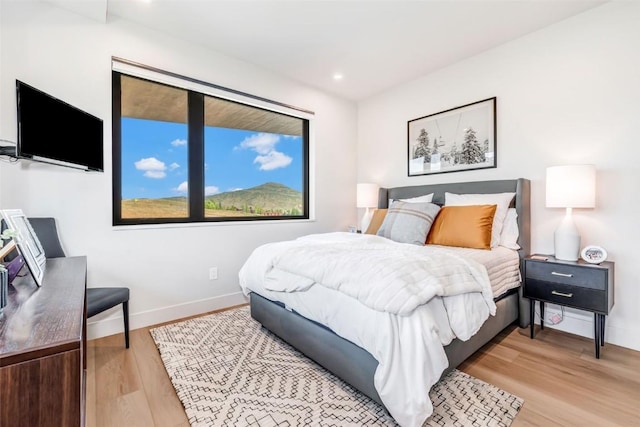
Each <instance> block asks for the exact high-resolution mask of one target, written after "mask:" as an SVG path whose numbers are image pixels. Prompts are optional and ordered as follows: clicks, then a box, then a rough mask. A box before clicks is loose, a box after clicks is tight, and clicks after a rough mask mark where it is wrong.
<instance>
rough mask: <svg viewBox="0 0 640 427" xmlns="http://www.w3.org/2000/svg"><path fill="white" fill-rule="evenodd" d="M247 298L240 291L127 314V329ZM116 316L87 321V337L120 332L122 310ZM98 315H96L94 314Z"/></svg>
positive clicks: (209, 309) (205, 311)
mask: <svg viewBox="0 0 640 427" xmlns="http://www.w3.org/2000/svg"><path fill="white" fill-rule="evenodd" d="M248 302H249V300H248V298H246V297H245V296H244V294H243V293H242V292H235V293H232V294H227V295H221V296H217V297H213V298H206V299H202V300H198V301H191V302H187V303H183V304H176V305H172V306H169V307H163V308H158V309H154V310H148V311H143V312H140V313H133V314H129V329H130V330H133V329H138V328H143V327H146V326H152V325H157V324H159V323H164V322H170V321H172V320H177V319H182V318H184V317H189V316H195V315H198V314H202V313H207V312H209V311H213V310H220V309H223V308H227V307H232V306H234V305H239V304H246V303H248ZM118 313H120V315H119V316H117V317H107V318H104V319H99V320H95V321H89V322H87V339H90V340H92V339H95V338H101V337H106V336H108V335H113V334H121V333H122V331H123V320H122V310H119V311H118ZM96 317H98V316H96Z"/></svg>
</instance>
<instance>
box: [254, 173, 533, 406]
mask: <svg viewBox="0 0 640 427" xmlns="http://www.w3.org/2000/svg"><path fill="white" fill-rule="evenodd" d="M445 192H450V193H458V194H463V193H466V194H469V193H474V194H478V193H505V192H515V193H516V197H515V198H514V201H513V202H512V206H511V207H515V208H516V211H517V213H518V228H519V231H520V237H519V239H518V244H519V245H520V248H521V249H520V250H519V251H518V252H519V255H520V266H521V270H522V259H523V258H524V257H525V256H527V255H528V254H529V250H530V238H531V231H530V230H531V229H530V183H529V180H527V179H523V178H520V179H514V180H498V181H476V182H463V183H454V184H434V185H420V186H412V187H395V188H381V189H380V193H379V199H378V207H379V208H386V207H387V205H388V201H389V199H401V198H410V197H416V196H420V195H423V194H429V193H434V195H433V202H434V203H437V204H440V205H442V204H444V193H445ZM249 298H250V303H251V316H252V317H253V318H254V319H255V320H257V321H258V322H260V323H261V324H262V326H264V327H265V328H266V329H268V330H270V331H271V332H273V333H274V334H276V335H277V336H279V337H280V338H282V339H283V340H284V341H286V342H288V343H289V344H290V345H292V346H293V347H295V348H296V349H298V350H299V351H300V352H302V353H303V354H305V355H306V356H307V357H309V358H310V359H312V360H314V361H315V362H317V363H318V364H320V365H321V366H323V367H324V368H325V369H327V370H329V371H331V372H333V373H334V374H335V375H336V376H338V377H339V378H341V379H342V380H344V381H345V382H347V383H348V384H350V385H351V386H353V387H354V388H356V389H357V390H359V391H361V392H362V393H364V394H365V395H367V396H369V397H370V398H371V399H373V400H375V401H376V402H378V403H379V404H381V405H383V406H384V404H383V403H382V400H381V399H380V396H379V395H378V392H377V391H376V389H375V387H374V384H373V377H374V374H375V371H376V368H377V366H378V361H377V360H376V359H375V358H374V357H373V356H372V355H371V354H370V353H368V352H367V351H366V350H364V349H363V348H361V347H359V346H357V345H355V344H353V343H352V342H350V341H347V340H345V339H344V338H342V337H340V336H338V335H336V334H335V333H333V332H332V331H331V330H330V329H328V328H327V327H325V326H323V325H321V324H319V323H316V322H314V321H311V320H309V319H307V318H305V317H303V316H301V315H299V314H298V313H296V312H293V311H289V310H287V309H285V308H284V305H283V304H281V303H278V302H274V301H271V300H268V299H266V298H264V297H262V296H260V295H258V294H255V293H253V292H252V293H250V295H249ZM496 306H497V310H496V315H495V316H491V317H489V319H488V320H487V321H486V322H485V323H484V324H483V325H482V327H481V328H480V330H479V331H478V333H477V334H476V335H474V336H473V337H471V339H469V340H467V341H464V342H463V341H460V340H458V339H455V340H454V341H452V342H451V344H449V345H447V346H446V347H445V352H446V354H447V357H448V358H449V367H448V368H447V369H446V370H445V371H444V372H443V374H442V375H443V376H444V375H445V374H446V373H447V372H449V371H451V370H452V369H454V368H455V367H457V366H458V365H460V363H462V362H463V361H464V360H465V359H467V358H468V357H469V356H471V355H472V354H473V353H475V352H476V351H477V350H478V349H480V347H482V346H483V345H485V344H486V343H487V342H489V341H490V340H491V339H492V338H493V337H495V336H496V335H497V334H498V333H500V331H502V330H503V329H504V328H506V327H507V326H509V325H511V324H512V323H514V322H516V321H518V324H519V326H520V327H521V328H525V327H527V326H529V309H528V308H529V303H528V300H525V299H523V297H522V289H521V288H518V289H515V290H512V291H511V292H509V293H507V294H506V295H505V296H503V297H501V298H499V299H498V300H497V301H496Z"/></svg>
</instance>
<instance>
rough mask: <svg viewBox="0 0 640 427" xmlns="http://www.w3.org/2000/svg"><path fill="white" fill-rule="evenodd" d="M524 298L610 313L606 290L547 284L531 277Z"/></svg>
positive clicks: (526, 285)
mask: <svg viewBox="0 0 640 427" xmlns="http://www.w3.org/2000/svg"><path fill="white" fill-rule="evenodd" d="M524 296H525V297H527V298H533V299H536V300H541V301H546V302H550V303H556V304H560V305H566V306H569V307H575V308H579V309H582V310H591V311H597V312H601V313H608V311H609V310H608V307H607V294H606V292H605V291H604V290H596V289H589V288H585V287H581V286H572V285H566V284H563V283H554V282H547V281H542V280H536V279H532V278H530V277H529V278H527V281H526V283H525V287H524Z"/></svg>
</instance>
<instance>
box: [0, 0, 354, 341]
mask: <svg viewBox="0 0 640 427" xmlns="http://www.w3.org/2000/svg"><path fill="white" fill-rule="evenodd" d="M0 9H1V10H2V21H1V25H0V28H1V31H0V37H1V40H2V44H1V45H0V49H1V52H2V64H1V66H0V72H1V79H0V91H1V94H0V107H1V108H2V111H3V114H2V116H1V117H0V136H1V137H3V138H12V139H14V140H15V138H16V117H15V102H16V101H15V80H16V79H19V80H22V81H25V82H27V83H29V84H31V85H33V86H35V87H37V88H39V89H41V90H43V91H45V92H48V93H50V94H52V95H54V96H57V97H59V98H61V99H63V100H65V101H66V102H68V103H70V104H72V105H75V106H78V107H80V108H82V109H84V110H86V111H88V112H90V113H91V114H94V115H96V116H98V117H100V118H102V119H103V120H104V124H105V147H104V152H105V172H104V173H85V172H81V171H76V170H72V169H66V168H62V167H58V166H50V165H44V164H36V163H30V162H27V161H22V162H20V163H19V164H17V165H7V164H4V163H0V182H1V183H2V184H1V185H0V194H1V198H0V207H2V208H21V209H22V210H23V211H24V212H25V213H26V214H27V215H28V216H53V217H55V218H56V219H57V221H58V226H59V232H60V235H61V238H62V243H63V246H64V248H65V250H66V252H67V254H70V255H87V257H88V265H89V276H88V280H89V286H98V285H100V286H118V285H120V286H128V287H129V288H130V289H131V303H130V310H131V326H132V328H136V327H140V326H144V325H149V324H154V323H157V322H161V321H166V320H171V319H175V318H178V317H183V316H187V315H192V314H197V313H200V312H203V311H208V310H212V309H214V308H218V307H221V306H226V305H231V304H234V303H238V302H241V301H244V300H243V298H242V296H241V294H240V288H239V286H238V278H237V274H238V270H239V269H240V266H241V265H242V263H243V262H244V260H245V259H246V257H247V256H248V255H249V253H250V252H251V251H252V250H253V249H254V248H255V247H257V246H258V245H260V244H262V243H265V242H268V241H274V240H283V239H287V238H294V237H297V236H300V235H303V234H308V233H314V232H326V231H337V230H346V229H347V226H348V225H349V224H353V223H355V221H356V212H355V208H354V205H355V202H354V201H355V187H356V185H355V183H356V172H355V168H354V166H355V164H356V126H357V111H356V105H355V104H354V103H350V102H347V101H344V100H340V99H338V98H334V97H331V96H328V95H326V94H323V93H321V92H318V91H316V90H313V89H310V88H308V87H305V86H303V85H301V84H298V83H296V82H293V81H291V80H287V79H285V78H282V77H279V76H277V75H275V74H271V73H270V72H268V71H265V70H263V69H260V68H257V67H256V66H253V65H250V64H247V63H244V62H240V61H237V60H234V59H231V58H229V57H225V56H223V55H221V54H218V53H216V52H212V51H210V50H205V49H204V48H202V47H200V46H195V45H192V44H186V43H183V42H181V41H178V40H176V39H172V38H169V37H166V36H163V35H161V34H158V33H154V32H151V31H149V30H147V29H144V28H141V27H135V26H133V25H132V24H130V23H127V22H124V21H122V20H110V21H108V22H107V23H106V24H104V23H100V22H97V21H93V20H91V19H88V18H85V17H82V16H80V15H76V14H73V13H71V12H67V11H65V10H62V9H58V8H56V7H53V6H49V5H43V4H40V3H38V2H2V3H0ZM111 56H117V57H122V58H125V59H129V60H133V61H136V62H139V63H143V64H148V65H151V66H154V67H157V68H160V69H165V70H169V71H173V72H176V73H178V74H183V75H186V76H189V77H193V78H197V79H201V80H204V81H208V82H212V83H215V84H219V85H222V86H227V87H230V88H234V89H238V90H241V91H244V92H248V93H252V94H255V95H259V96H262V97H266V98H270V99H274V100H278V101H281V102H284V103H287V104H291V105H295V106H299V107H302V108H305V109H309V110H312V111H315V113H316V116H315V120H314V122H313V129H314V131H313V135H312V139H313V141H312V143H313V149H312V153H311V156H312V157H311V158H312V169H313V171H314V172H313V174H312V175H313V179H312V203H313V202H315V218H316V219H315V221H308V222H295V223H291V222H278V223H272V224H265V223H262V224H247V223H241V224H236V225H233V224H227V225H219V224H216V225H205V226H202V225H198V226H191V227H188V226H187V227H175V228H147V229H126V230H122V229H114V228H113V227H112V226H111V74H110V73H111ZM69 131H70V132H71V131H73V129H70V130H69ZM52 139H56V137H55V136H52ZM52 143H64V141H63V140H52ZM212 266H217V267H218V270H219V280H217V281H209V280H208V270H209V267H212ZM96 319H97V320H98V322H97V324H94V325H93V326H91V324H90V328H89V335H90V337H91V336H100V335H105V334H110V333H115V332H119V331H121V329H122V326H121V315H120V312H119V311H118V310H115V309H114V310H113V311H111V312H109V313H107V314H106V315H100V316H96V317H94V318H93V319H92V320H96ZM94 323H95V322H94Z"/></svg>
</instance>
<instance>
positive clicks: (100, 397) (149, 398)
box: [86, 326, 640, 427]
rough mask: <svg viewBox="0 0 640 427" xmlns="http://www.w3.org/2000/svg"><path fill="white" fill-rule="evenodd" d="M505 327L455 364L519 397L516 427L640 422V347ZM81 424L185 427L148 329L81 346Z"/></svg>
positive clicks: (614, 424)
mask: <svg viewBox="0 0 640 427" xmlns="http://www.w3.org/2000/svg"><path fill="white" fill-rule="evenodd" d="M528 334H529V330H528V329H526V330H524V329H519V328H517V327H515V326H513V327H509V328H507V329H506V330H505V331H504V332H503V333H502V334H500V335H499V336H497V337H496V338H494V339H493V340H492V341H491V342H490V343H489V344H487V345H486V346H485V347H484V348H482V349H481V350H480V351H479V352H478V353H476V354H475V355H474V356H472V357H471V358H470V359H468V360H467V361H466V362H464V363H463V364H462V365H461V366H460V369H461V370H462V371H464V372H467V373H469V374H471V375H473V376H475V377H476V378H480V379H482V380H484V381H486V382H489V383H491V384H494V385H496V386H498V387H501V388H503V389H504V390H507V391H509V392H511V393H513V394H516V395H517V396H519V397H521V398H523V399H524V401H525V403H524V406H523V408H522V409H521V410H520V413H519V414H518V416H517V418H516V420H515V422H514V423H513V424H512V425H513V426H514V427H523V426H640V352H636V351H632V350H628V349H625V348H622V347H617V346H614V345H610V344H606V345H605V347H604V348H603V350H602V352H601V356H600V357H601V358H600V359H599V360H597V359H595V357H594V348H593V341H591V340H589V339H586V338H582V337H578V336H575V335H570V334H566V333H563V332H559V331H555V330H552V329H545V330H544V331H537V333H536V337H535V339H534V340H531V339H530V338H529V335H528ZM86 425H87V427H106V426H117V427H121V426H127V427H133V426H144V427H147V426H157V427H164V426H167V427H174V426H184V427H187V426H189V422H188V421H187V418H186V416H185V413H184V410H183V408H182V405H181V403H180V401H179V400H178V398H177V396H176V394H175V391H174V389H173V386H172V385H171V382H170V380H169V377H168V376H167V373H166V371H165V370H164V367H163V365H162V362H161V360H160V356H159V354H158V351H157V349H156V347H155V344H154V342H153V340H152V338H151V335H150V334H149V328H142V329H137V330H134V331H131V346H130V348H129V350H125V349H124V337H123V336H122V335H113V336H110V337H105V338H100V339H97V340H92V341H89V343H88V345H87V422H86Z"/></svg>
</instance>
